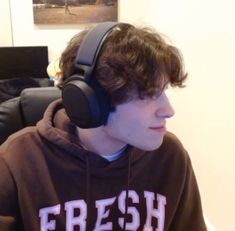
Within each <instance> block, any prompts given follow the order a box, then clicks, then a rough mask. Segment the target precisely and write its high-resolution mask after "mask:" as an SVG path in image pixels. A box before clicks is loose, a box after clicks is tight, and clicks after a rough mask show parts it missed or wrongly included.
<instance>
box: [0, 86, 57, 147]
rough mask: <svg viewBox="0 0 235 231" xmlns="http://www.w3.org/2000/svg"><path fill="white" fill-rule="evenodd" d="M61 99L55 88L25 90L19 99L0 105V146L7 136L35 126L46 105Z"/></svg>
mask: <svg viewBox="0 0 235 231" xmlns="http://www.w3.org/2000/svg"><path fill="white" fill-rule="evenodd" d="M60 97H61V91H60V90H59V88H57V87H39V88H26V89H24V90H23V91H22V92H21V94H20V96H19V97H16V98H13V99H10V100H7V101H5V102H3V103H1V104H0V144H2V143H3V142H4V141H5V140H6V139H7V137H8V136H9V135H11V134H12V133H14V132H16V131H18V130H20V129H22V128H23V127H26V126H33V125H35V124H36V123H37V122H38V121H39V120H40V119H41V118H42V117H43V113H44V111H45V109H46V108H47V106H48V104H49V103H50V102H52V101H53V100H55V99H58V98H60Z"/></svg>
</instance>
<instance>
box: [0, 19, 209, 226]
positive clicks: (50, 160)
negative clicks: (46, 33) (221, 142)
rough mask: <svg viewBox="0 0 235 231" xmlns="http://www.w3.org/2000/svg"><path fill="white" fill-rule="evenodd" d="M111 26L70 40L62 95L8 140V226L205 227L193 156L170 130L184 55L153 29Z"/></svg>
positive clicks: (4, 200) (1, 160)
mask: <svg viewBox="0 0 235 231" xmlns="http://www.w3.org/2000/svg"><path fill="white" fill-rule="evenodd" d="M106 25H107V24H105V23H104V24H103V25H101V26H100V25H98V26H97V27H95V28H94V29H92V30H91V31H87V30H85V31H83V32H81V33H79V34H78V35H77V36H75V37H74V38H73V39H72V40H71V42H70V43H69V45H68V47H67V48H66V49H65V51H64V52H63V54H62V57H61V70H62V76H63V78H62V80H61V86H62V88H63V94H62V95H63V97H62V101H61V100H57V101H55V102H53V103H52V104H50V105H49V107H48V109H47V110H46V112H45V114H44V118H43V119H42V120H41V121H40V122H39V123H38V124H37V125H36V127H30V128H26V129H23V130H21V131H19V132H18V133H16V134H14V135H12V136H11V137H10V138H9V139H8V140H7V141H6V142H5V143H4V144H3V145H2V146H1V148H0V153H1V155H0V172H1V177H0V230H1V231H5V230H7V231H8V230H27V231H37V230H40V231H47V230H56V231H62V230H66V231H72V230H74V231H76V230H81V231H85V230H88V231H90V230H95V231H98V230H99V231H104V230H115V231H118V230H131V231H136V230H138V231H140V230H141V231H142V230H144V231H149V230H157V231H167V230H171V231H204V230H206V227H205V224H204V220H203V215H202V208H201V202H200V196H199V191H198V187H197V183H196V179H195V176H194V173H193V169H192V166H191V162H190V159H189V156H188V154H187V152H186V151H185V149H184V148H183V146H182V145H181V143H180V142H179V141H178V140H177V138H176V137H175V136H174V135H173V134H171V133H169V132H166V120H167V119H168V118H170V117H172V116H173V115H174V110H173V108H172V106H171V104H170V102H169V100H168V98H167V96H166V93H165V89H166V87H167V86H168V85H171V86H179V87H181V86H182V85H183V82H184V80H185V78H186V74H185V73H184V70H183V64H182V59H181V56H180V53H179V51H178V50H177V49H176V48H175V47H173V46H170V45H169V44H167V43H166V42H165V41H164V40H163V38H162V37H161V36H160V35H159V34H157V33H156V32H153V31H151V30H149V29H143V28H142V29H141V28H136V27H134V26H132V25H129V24H124V23H119V24H117V25H116V24H113V25H112V26H110V25H109V24H108V29H107V28H106ZM96 28H98V32H97V30H96ZM100 28H101V30H103V29H104V28H105V30H107V32H106V33H104V36H103V35H102V36H101V37H100V35H99V34H100V30H99V29H100ZM101 34H102V33H101ZM96 36H97V37H100V38H99V39H97V38H96ZM99 40H100V41H101V42H100V43H97V44H98V45H97V46H98V49H97V50H95V52H93V53H94V54H93V53H92V52H90V47H92V46H93V45H94V44H96V42H97V41H99ZM87 41H88V42H87ZM90 41H92V42H91V43H90ZM95 46H96V45H95ZM91 50H92V49H91ZM91 53H92V55H91V60H92V62H91V65H90V64H89V65H90V66H89V65H87V64H86V62H87V60H86V58H87V57H89V56H90V54H91ZM83 54H85V57H81V56H83ZM83 58H84V59H85V61H84V60H83ZM74 63H75V64H74ZM71 92H73V93H71ZM83 98H84V99H83ZM96 100H97V102H96ZM95 105H96V106H97V107H98V109H99V107H100V108H101V109H100V111H101V113H99V110H98V109H97V108H96V106H95ZM64 107H65V109H66V111H65V110H64ZM90 108H91V111H92V110H93V111H95V112H94V113H93V112H90ZM84 110H85V112H84ZM97 111H98V112H97ZM92 113H93V114H92ZM81 114H84V115H85V116H80V115H81ZM90 114H92V115H90ZM100 115H101V116H100ZM98 116H100V117H101V119H98V120H96V119H97V117H98ZM90 117H91V119H90ZM93 117H94V118H93ZM87 118H88V119H87Z"/></svg>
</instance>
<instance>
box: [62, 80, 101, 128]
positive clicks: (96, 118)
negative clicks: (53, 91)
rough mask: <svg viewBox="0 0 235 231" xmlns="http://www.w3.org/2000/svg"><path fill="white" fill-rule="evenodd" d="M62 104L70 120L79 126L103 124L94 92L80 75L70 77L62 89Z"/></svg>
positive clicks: (92, 126) (88, 126) (86, 126)
mask: <svg viewBox="0 0 235 231" xmlns="http://www.w3.org/2000/svg"><path fill="white" fill-rule="evenodd" d="M62 99H63V105H64V108H65V111H66V113H67V115H68V116H69V118H70V120H71V121H72V122H73V123H75V124H76V125H77V126H78V127H80V128H94V127H99V126H101V125H103V123H104V121H103V115H102V114H103V112H102V109H101V107H100V104H99V102H98V97H97V95H96V92H95V91H94V90H93V89H92V88H91V87H90V86H89V85H88V84H87V83H86V82H84V81H83V79H82V77H79V76H77V77H74V76H73V77H71V79H70V80H69V81H68V82H67V83H65V85H64V87H63V89H62Z"/></svg>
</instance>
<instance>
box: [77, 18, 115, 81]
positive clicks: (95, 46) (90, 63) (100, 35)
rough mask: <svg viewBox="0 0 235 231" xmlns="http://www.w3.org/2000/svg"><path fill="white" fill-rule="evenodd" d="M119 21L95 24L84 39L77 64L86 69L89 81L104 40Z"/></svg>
mask: <svg viewBox="0 0 235 231" xmlns="http://www.w3.org/2000/svg"><path fill="white" fill-rule="evenodd" d="M118 24H119V23H118V22H103V23H100V24H98V25H97V26H95V27H94V28H93V29H92V30H90V31H89V32H88V34H87V35H86V37H85V38H84V39H83V41H82V43H81V45H80V48H79V50H78V53H77V56H76V59H75V66H76V67H77V68H78V69H81V70H83V71H84V78H85V80H86V82H89V80H90V78H91V75H92V72H93V69H94V67H95V64H96V60H97V57H98V55H99V52H100V50H101V48H102V45H103V42H104V40H105V39H106V37H107V35H108V34H109V32H110V31H111V30H112V29H113V28H114V27H115V26H116V25H118Z"/></svg>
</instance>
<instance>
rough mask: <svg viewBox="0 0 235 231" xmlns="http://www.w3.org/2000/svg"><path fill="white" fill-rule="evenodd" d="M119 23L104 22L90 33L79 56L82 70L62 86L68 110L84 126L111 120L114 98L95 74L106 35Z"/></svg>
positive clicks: (82, 45) (78, 65) (77, 67)
mask: <svg viewBox="0 0 235 231" xmlns="http://www.w3.org/2000/svg"><path fill="white" fill-rule="evenodd" d="M118 24H119V23H118V22H104V23H100V24H98V25H97V26H95V27H94V28H93V29H91V30H90V31H89V32H88V34H87V35H86V37H85V38H84V39H83V41H82V43H81V45H80V48H79V50H78V53H77V56H76V59H75V67H76V70H77V71H79V73H75V74H73V75H72V76H70V77H69V78H68V80H67V81H66V82H65V84H64V86H63V88H62V100H63V105H64V108H65V111H66V113H67V115H68V117H69V118H70V120H71V121H72V122H73V123H75V124H76V125H77V126H78V127H80V128H95V127H99V126H101V125H104V124H105V123H106V122H107V119H108V115H109V112H110V110H111V104H110V98H109V96H108V95H107V93H106V92H105V90H104V89H103V88H102V87H101V86H100V85H99V84H98V82H97V81H95V80H94V78H93V76H92V75H93V71H94V67H95V65H96V61H97V58H98V56H99V52H100V50H101V48H102V45H103V42H104V40H105V38H106V37H107V35H108V34H109V33H110V31H112V29H113V28H114V27H115V26H117V25H118ZM81 71H82V72H83V74H81Z"/></svg>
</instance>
